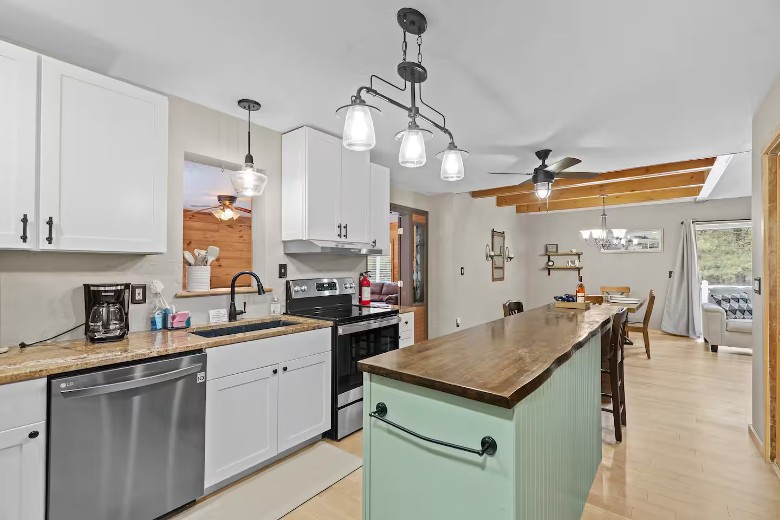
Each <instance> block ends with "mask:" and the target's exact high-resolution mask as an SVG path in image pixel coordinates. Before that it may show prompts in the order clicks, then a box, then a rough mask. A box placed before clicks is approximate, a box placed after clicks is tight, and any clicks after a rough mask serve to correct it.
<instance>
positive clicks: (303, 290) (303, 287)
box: [301, 285, 309, 292]
mask: <svg viewBox="0 0 780 520" xmlns="http://www.w3.org/2000/svg"><path fill="white" fill-rule="evenodd" d="M308 290H309V288H308V287H307V286H305V285H303V286H301V292H306V291H308Z"/></svg>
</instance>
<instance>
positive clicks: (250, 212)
mask: <svg viewBox="0 0 780 520" xmlns="http://www.w3.org/2000/svg"><path fill="white" fill-rule="evenodd" d="M233 209H235V210H238V211H243V212H244V213H249V214H250V215H251V214H252V210H251V209H246V208H242V207H241V206H234V207H233Z"/></svg>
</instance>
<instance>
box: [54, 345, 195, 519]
mask: <svg viewBox="0 0 780 520" xmlns="http://www.w3.org/2000/svg"><path fill="white" fill-rule="evenodd" d="M49 400H50V406H49V472H48V499H47V500H48V504H47V505H48V508H47V510H48V517H47V518H49V519H50V520H104V519H111V520H152V519H153V518H157V517H158V516H161V515H163V514H165V513H167V512H169V511H172V510H173V509H176V508H178V507H180V506H182V505H185V504H187V503H188V502H191V501H193V500H195V499H196V498H198V497H200V496H202V495H203V470H204V452H205V445H204V442H205V441H204V430H205V411H206V354H203V353H199V354H191V355H185V356H180V357H174V358H167V359H162V360H158V361H149V362H142V363H138V364H134V365H129V366H122V367H119V368H112V369H108V370H100V371H93V372H88V373H82V374H77V375H70V376H63V377H57V378H53V379H51V380H50V382H49Z"/></svg>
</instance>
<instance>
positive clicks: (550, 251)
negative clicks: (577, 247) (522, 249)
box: [544, 244, 558, 255]
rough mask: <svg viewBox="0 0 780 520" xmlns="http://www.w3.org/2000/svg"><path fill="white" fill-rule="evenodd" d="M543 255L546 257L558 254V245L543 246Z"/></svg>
mask: <svg viewBox="0 0 780 520" xmlns="http://www.w3.org/2000/svg"><path fill="white" fill-rule="evenodd" d="M544 254H546V255H554V254H558V244H545V245H544Z"/></svg>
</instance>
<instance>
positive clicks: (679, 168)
mask: <svg viewBox="0 0 780 520" xmlns="http://www.w3.org/2000/svg"><path fill="white" fill-rule="evenodd" d="M715 159H716V158H715V157H708V158H705V159H693V160H691V161H679V162H673V163H666V164H656V165H653V166H643V167H641V168H631V169H628V170H618V171H613V172H606V173H602V174H599V175H598V176H597V177H593V178H592V179H558V180H557V181H555V187H556V188H563V187H574V186H585V185H588V184H594V183H600V182H610V181H620V180H628V179H633V178H636V177H649V176H663V175H671V174H676V173H686V172H692V171H701V170H709V169H710V168H712V166H713V165H714V164H715ZM533 189H534V185H533V184H531V183H530V182H527V183H523V184H515V185H513V186H504V187H501V188H490V189H487V190H477V191H472V192H471V196H472V197H473V198H475V199H478V198H484V197H497V196H499V195H517V194H520V193H530V192H532V191H533Z"/></svg>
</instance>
